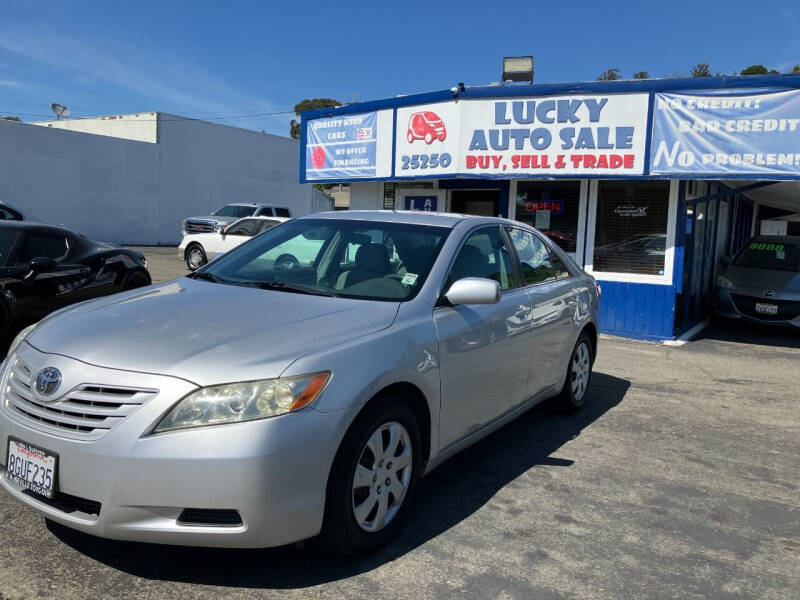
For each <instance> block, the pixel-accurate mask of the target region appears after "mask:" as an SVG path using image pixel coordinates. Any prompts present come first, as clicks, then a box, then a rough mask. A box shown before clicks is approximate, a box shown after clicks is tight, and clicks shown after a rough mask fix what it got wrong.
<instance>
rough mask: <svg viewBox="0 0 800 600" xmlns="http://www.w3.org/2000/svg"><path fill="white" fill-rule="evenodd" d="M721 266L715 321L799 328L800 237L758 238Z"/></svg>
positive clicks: (718, 278)
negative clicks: (717, 319) (735, 320)
mask: <svg viewBox="0 0 800 600" xmlns="http://www.w3.org/2000/svg"><path fill="white" fill-rule="evenodd" d="M723 262H724V268H723V270H722V271H721V272H720V274H719V276H718V277H717V286H716V294H715V304H714V308H715V314H716V316H717V317H722V318H724V319H738V320H743V321H750V322H756V323H769V324H773V325H783V326H788V327H800V237H798V236H764V235H762V236H758V237H756V238H753V239H752V240H750V242H749V243H748V244H747V245H746V246H745V247H744V248H743V249H742V250H741V251H740V252H739V254H737V255H736V257H735V258H734V259H733V260H730V259H727V260H724V261H723Z"/></svg>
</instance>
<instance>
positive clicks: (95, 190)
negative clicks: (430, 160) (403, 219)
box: [0, 113, 313, 244]
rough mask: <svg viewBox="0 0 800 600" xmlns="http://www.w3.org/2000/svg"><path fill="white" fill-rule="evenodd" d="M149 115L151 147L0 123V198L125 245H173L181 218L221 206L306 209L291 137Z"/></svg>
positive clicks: (306, 190) (306, 192) (307, 198)
mask: <svg viewBox="0 0 800 600" xmlns="http://www.w3.org/2000/svg"><path fill="white" fill-rule="evenodd" d="M158 117H159V122H158V123H157V124H158V140H159V141H158V143H149V142H142V141H133V140H130V139H118V138H115V137H109V136H107V135H102V136H101V135H94V134H89V133H78V132H73V131H68V130H64V129H61V128H56V127H41V126H34V125H31V124H24V123H16V122H12V121H0V200H4V201H6V202H8V203H9V204H11V205H13V206H16V207H18V208H20V209H21V210H22V211H23V212H26V213H29V214H32V215H33V216H34V218H35V219H36V220H41V221H45V222H48V223H56V224H62V225H65V226H66V227H69V228H71V229H74V230H76V231H79V232H81V233H84V234H85V235H87V236H88V237H90V238H93V239H98V240H102V241H109V242H115V243H127V244H176V243H177V242H178V241H179V238H180V223H181V220H183V219H184V218H186V217H191V216H202V215H208V214H209V213H210V212H212V211H213V210H215V209H217V208H219V207H220V206H222V205H223V204H226V203H228V202H266V203H271V204H278V205H282V206H288V207H289V208H291V210H292V213H293V214H294V215H295V216H300V215H304V214H307V213H309V212H311V211H312V208H313V206H312V187H311V185H309V184H300V183H299V182H298V181H299V170H298V168H299V167H298V163H299V152H300V150H299V143H298V141H297V140H292V139H289V138H282V137H279V136H274V135H267V134H262V133H257V132H254V131H248V130H244V129H237V128H234V127H226V126H224V125H217V124H213V123H205V122H202V121H195V120H191V119H181V118H180V117H175V116H173V115H166V114H163V115H162V114H161V113H159V115H158ZM162 117H163V118H162ZM81 121H84V120H81ZM86 121H88V120H86ZM66 122H68V121H62V123H66ZM144 123H145V121H142V122H141V123H137V124H135V125H136V126H139V125H143V124H144ZM147 123H149V121H147ZM135 130H136V127H134V131H135Z"/></svg>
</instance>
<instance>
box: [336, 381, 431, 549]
mask: <svg viewBox="0 0 800 600" xmlns="http://www.w3.org/2000/svg"><path fill="white" fill-rule="evenodd" d="M372 448H376V449H377V453H376V452H373V450H372ZM421 452H422V443H421V437H420V428H419V423H418V421H417V418H416V416H415V415H414V413H413V411H412V410H411V409H410V408H409V407H408V405H406V404H405V403H404V402H403V399H402V398H399V397H396V396H386V397H384V398H382V399H380V400H378V401H376V402H375V403H374V404H373V405H371V406H368V407H367V408H366V410H364V411H363V412H362V413H361V414H360V415H359V416H358V417H357V418H356V420H355V421H354V422H353V424H352V425H351V426H350V429H349V430H348V432H347V434H346V435H345V437H344V440H342V443H341V445H340V446H339V450H338V452H337V453H336V458H335V459H334V463H333V467H332V468H331V473H330V477H329V479H328V491H327V499H326V502H325V521H324V524H323V528H322V538H323V540H324V541H325V542H326V543H327V545H328V546H330V547H331V549H333V550H334V551H335V552H337V553H338V554H340V555H345V556H347V555H355V554H362V553H366V552H370V551H373V550H375V549H376V548H379V547H380V546H383V545H384V544H386V543H387V542H388V541H389V540H390V539H391V538H392V537H393V536H394V535H395V534H396V533H397V531H398V530H399V529H400V527H401V526H402V523H403V521H404V520H405V518H406V515H407V514H408V507H409V506H410V504H411V500H412V498H413V496H414V491H415V489H416V486H417V482H418V481H419V476H420V471H421V465H422V456H421ZM409 454H410V456H409ZM397 496H399V498H398V497H397Z"/></svg>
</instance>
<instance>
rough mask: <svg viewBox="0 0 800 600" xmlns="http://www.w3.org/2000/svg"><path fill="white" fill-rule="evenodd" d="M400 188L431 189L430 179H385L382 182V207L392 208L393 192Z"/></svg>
mask: <svg viewBox="0 0 800 600" xmlns="http://www.w3.org/2000/svg"><path fill="white" fill-rule="evenodd" d="M398 188H400V189H404V190H405V189H420V190H432V189H433V182H432V181H398V182H394V181H385V182H384V184H383V208H384V209H386V210H394V192H395V190H397V189H398Z"/></svg>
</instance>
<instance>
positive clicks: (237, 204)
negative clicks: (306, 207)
mask: <svg viewBox="0 0 800 600" xmlns="http://www.w3.org/2000/svg"><path fill="white" fill-rule="evenodd" d="M223 206H268V207H269V208H288V206H281V205H280V204H264V203H263V202H228V203H227V204H224V205H223Z"/></svg>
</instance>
